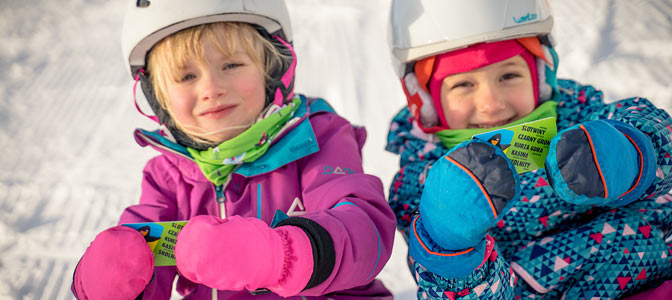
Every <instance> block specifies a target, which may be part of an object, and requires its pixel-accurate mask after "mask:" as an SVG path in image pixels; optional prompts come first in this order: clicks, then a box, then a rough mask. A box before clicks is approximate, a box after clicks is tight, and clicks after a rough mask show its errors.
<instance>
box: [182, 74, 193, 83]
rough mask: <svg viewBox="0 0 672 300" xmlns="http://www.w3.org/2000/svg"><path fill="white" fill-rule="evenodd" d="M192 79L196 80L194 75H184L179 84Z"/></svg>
mask: <svg viewBox="0 0 672 300" xmlns="http://www.w3.org/2000/svg"><path fill="white" fill-rule="evenodd" d="M194 78H196V76H195V75H194V74H187V75H184V76H183V77H182V78H180V82H184V81H188V80H192V79H194Z"/></svg>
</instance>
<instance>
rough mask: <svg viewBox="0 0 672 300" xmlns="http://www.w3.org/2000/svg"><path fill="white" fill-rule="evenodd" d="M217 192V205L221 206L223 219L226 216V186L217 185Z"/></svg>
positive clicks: (220, 210) (220, 213) (220, 212)
mask: <svg viewBox="0 0 672 300" xmlns="http://www.w3.org/2000/svg"><path fill="white" fill-rule="evenodd" d="M215 193H216V195H217V199H216V201H217V206H218V207H219V217H220V218H221V219H225V218H226V205H225V202H226V196H225V195H224V186H223V185H216V186H215Z"/></svg>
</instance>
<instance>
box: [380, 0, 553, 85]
mask: <svg viewBox="0 0 672 300" xmlns="http://www.w3.org/2000/svg"><path fill="white" fill-rule="evenodd" d="M548 1H549V0H468V1H465V0H393V1H392V11H391V16H390V21H391V25H392V37H391V48H392V49H391V50H392V54H393V57H394V59H395V60H396V64H397V65H398V67H397V68H396V71H397V74H398V75H399V76H400V77H402V76H403V75H404V73H405V72H406V70H405V68H406V63H407V62H411V61H417V60H419V59H422V58H425V57H428V56H432V55H436V54H439V53H443V52H447V51H451V50H455V49H459V48H464V47H467V46H469V45H472V44H476V43H480V42H489V41H499V40H508V39H514V38H519V37H526V36H549V35H550V33H551V30H552V28H553V16H552V15H551V9H550V5H549V3H548ZM551 42H552V41H551Z"/></svg>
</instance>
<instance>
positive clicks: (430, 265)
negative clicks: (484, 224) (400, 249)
mask: <svg viewBox="0 0 672 300" xmlns="http://www.w3.org/2000/svg"><path fill="white" fill-rule="evenodd" d="M486 239H487V238H486V237H484V238H483V239H482V240H481V241H480V242H479V243H478V244H476V245H475V246H474V247H471V248H467V249H462V250H458V251H452V250H447V249H444V248H441V246H439V245H438V244H436V243H435V242H434V241H433V240H432V238H431V237H430V236H429V234H428V233H427V231H425V228H424V225H423V223H422V215H418V216H417V217H416V218H415V220H413V223H412V225H411V235H410V237H409V255H410V256H411V257H412V258H413V259H414V260H415V261H416V262H418V263H419V264H420V265H422V266H423V267H425V268H427V270H429V271H431V272H432V273H436V274H438V275H440V276H442V277H444V278H447V279H452V278H461V277H464V276H467V275H469V274H471V273H473V272H474V271H475V270H476V269H478V268H479V267H481V266H482V265H483V263H484V262H485V261H486V258H487V257H488V256H489V253H490V252H492V246H491V247H486ZM491 244H493V245H494V243H491Z"/></svg>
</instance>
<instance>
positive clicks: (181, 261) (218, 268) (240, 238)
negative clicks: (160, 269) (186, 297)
mask: <svg viewBox="0 0 672 300" xmlns="http://www.w3.org/2000/svg"><path fill="white" fill-rule="evenodd" d="M175 260H176V261H177V269H178V271H179V272H180V274H182V275H183V276H185V277H186V278H188V279H189V280H191V281H193V282H196V283H201V284H204V285H206V286H209V287H212V288H216V289H219V290H234V291H240V290H243V289H247V290H250V291H254V290H256V289H258V288H267V289H269V290H271V291H273V292H274V293H276V294H278V295H280V296H283V297H286V296H292V295H296V294H297V293H299V292H300V291H301V290H303V288H304V287H305V286H306V284H307V283H308V280H309V279H310V276H311V275H312V272H313V252H312V246H311V244H310V239H309V238H308V236H307V235H306V234H305V233H304V232H303V230H301V229H300V228H298V227H294V226H281V227H278V228H275V229H273V228H270V227H269V226H268V225H267V224H266V223H264V222H263V221H261V220H258V219H255V218H243V217H240V216H232V217H229V218H226V219H224V220H222V219H219V218H217V217H214V216H197V217H194V218H192V219H191V220H189V223H187V225H186V226H184V228H183V229H182V231H180V233H179V235H178V236H177V243H176V245H175Z"/></svg>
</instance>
